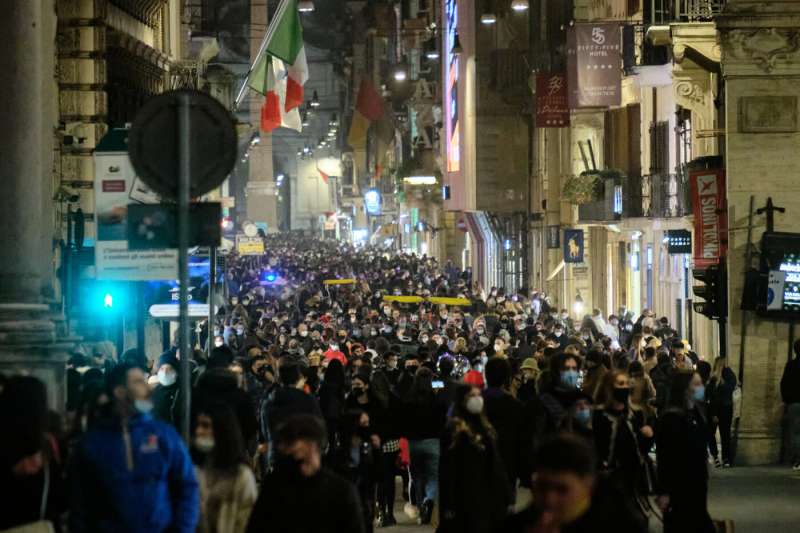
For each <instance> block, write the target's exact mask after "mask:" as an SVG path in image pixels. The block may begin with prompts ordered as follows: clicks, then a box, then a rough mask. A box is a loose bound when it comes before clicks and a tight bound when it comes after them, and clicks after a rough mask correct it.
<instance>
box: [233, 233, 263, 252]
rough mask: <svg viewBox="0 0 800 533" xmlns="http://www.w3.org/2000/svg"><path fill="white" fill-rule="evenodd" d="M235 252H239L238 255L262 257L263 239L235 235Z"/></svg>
mask: <svg viewBox="0 0 800 533" xmlns="http://www.w3.org/2000/svg"><path fill="white" fill-rule="evenodd" d="M236 251H238V252H239V255H264V239H262V238H261V237H248V236H246V235H237V236H236Z"/></svg>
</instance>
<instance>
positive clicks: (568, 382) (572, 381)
mask: <svg viewBox="0 0 800 533" xmlns="http://www.w3.org/2000/svg"><path fill="white" fill-rule="evenodd" d="M561 384H562V385H564V386H565V387H567V388H570V389H576V388H578V371H577V370H562V371H561Z"/></svg>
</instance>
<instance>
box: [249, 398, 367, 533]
mask: <svg viewBox="0 0 800 533" xmlns="http://www.w3.org/2000/svg"><path fill="white" fill-rule="evenodd" d="M298 392H299V391H298ZM265 531H280V532H281V533H364V531H365V529H364V521H363V518H362V512H361V503H360V501H359V497H358V494H357V493H356V489H355V487H354V486H353V484H352V483H350V482H349V481H347V480H345V479H343V478H341V477H339V476H337V475H336V474H334V473H333V472H331V471H329V470H327V469H325V468H323V469H322V470H321V471H320V472H319V473H318V474H317V475H316V476H314V477H313V478H310V479H306V478H296V477H292V478H289V477H287V476H285V475H283V474H281V473H279V472H273V473H271V474H269V475H268V476H267V477H266V479H264V481H263V483H262V484H261V493H260V494H259V495H258V500H257V501H256V504H255V506H254V507H253V512H252V514H251V515H250V522H249V523H248V525H247V532H248V533H264V532H265Z"/></svg>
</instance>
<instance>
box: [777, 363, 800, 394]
mask: <svg viewBox="0 0 800 533" xmlns="http://www.w3.org/2000/svg"><path fill="white" fill-rule="evenodd" d="M781 398H782V399H783V403H786V404H789V403H800V357H795V358H794V359H792V360H791V361H789V362H788V363H786V366H785V367H784V369H783V377H782V378H781Z"/></svg>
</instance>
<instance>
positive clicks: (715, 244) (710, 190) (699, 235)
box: [689, 169, 728, 268]
mask: <svg viewBox="0 0 800 533" xmlns="http://www.w3.org/2000/svg"><path fill="white" fill-rule="evenodd" d="M689 183H690V186H691V190H692V204H693V205H694V266H695V267H696V268H702V267H707V266H710V265H714V264H717V263H719V261H720V258H723V257H725V253H726V251H727V246H728V209H727V203H726V201H725V170H723V169H711V170H698V171H695V172H692V173H690V175H689Z"/></svg>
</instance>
